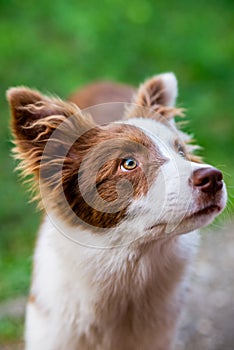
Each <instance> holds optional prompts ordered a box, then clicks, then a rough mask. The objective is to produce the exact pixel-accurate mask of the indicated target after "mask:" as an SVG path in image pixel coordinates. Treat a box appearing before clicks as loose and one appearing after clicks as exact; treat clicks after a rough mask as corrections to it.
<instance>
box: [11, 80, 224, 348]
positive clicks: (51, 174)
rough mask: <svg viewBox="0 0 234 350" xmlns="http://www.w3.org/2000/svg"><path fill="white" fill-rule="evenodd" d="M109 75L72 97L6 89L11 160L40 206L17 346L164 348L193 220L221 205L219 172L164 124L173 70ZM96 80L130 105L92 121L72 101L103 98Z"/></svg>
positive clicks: (112, 97)
mask: <svg viewBox="0 0 234 350" xmlns="http://www.w3.org/2000/svg"><path fill="white" fill-rule="evenodd" d="M108 84H109V85H108V89H107V85H106V83H104V84H103V83H101V84H100V85H99V84H98V83H96V84H95V86H92V85H91V86H90V87H86V88H85V89H84V90H83V91H81V92H79V93H78V94H75V95H73V103H72V102H64V101H61V100H60V99H58V98H54V97H48V96H44V95H42V94H40V93H39V92H37V91H35V90H30V89H28V88H25V87H19V88H12V89H10V90H9V91H8V93H7V97H8V101H9V103H10V106H11V111H12V129H13V134H14V136H15V145H16V147H15V154H16V157H17V158H19V159H20V160H21V163H20V165H19V168H20V169H21V170H22V171H23V174H24V175H33V177H32V183H33V185H32V186H33V187H34V190H35V191H36V194H35V196H34V198H35V199H37V200H39V202H40V207H41V208H45V215H44V219H43V223H42V225H41V228H40V231H39V238H38V241H37V245H36V250H35V255H34V269H33V279H32V285H31V291H30V297H29V302H28V306H27V319H26V333H25V339H26V349H27V350H41V349H43V350H47V349H48V350H58V349H59V350H65V349H69V350H78V349H80V350H119V349H122V350H147V349H148V350H152V349H155V350H169V349H171V348H172V347H173V342H174V337H175V334H176V329H177V326H178V320H179V316H180V312H181V308H182V305H183V303H184V300H185V291H186V283H187V279H188V275H189V273H188V272H189V269H190V262H191V261H192V259H193V256H194V254H195V252H196V246H197V242H198V236H197V232H196V230H197V229H198V228H200V227H202V226H205V225H207V224H209V223H210V222H212V220H213V219H214V217H215V216H217V215H218V214H219V213H220V212H221V211H222V210H223V208H224V207H225V203H226V190H225V185H224V184H223V180H222V174H221V173H220V172H219V171H218V170H217V169H215V168H212V167H210V166H209V165H206V164H201V163H200V162H201V160H200V159H199V158H197V157H196V156H194V155H193V154H192V150H193V146H191V145H190V143H189V141H190V139H189V137H188V136H187V135H185V134H183V133H182V132H181V131H179V130H178V129H177V128H176V125H175V123H174V116H175V115H182V111H181V110H180V109H178V108H176V107H175V106H174V104H175V100H176V96H177V81H176V78H175V76H174V75H173V74H172V73H165V74H162V75H159V76H155V77H153V78H151V79H149V80H147V81H146V82H145V83H143V84H142V85H141V86H140V87H139V89H138V90H137V91H136V90H134V89H132V88H130V87H126V88H124V87H123V86H121V85H115V84H111V85H110V83H108ZM106 90H108V91H109V92H110V91H111V94H109V95H108V99H109V101H110V102H111V101H115V102H116V101H118V99H121V100H122V101H124V102H125V103H126V102H130V98H131V101H132V104H128V105H127V106H126V109H125V113H124V114H123V115H122V119H121V116H120V115H119V118H118V119H119V120H118V121H113V120H112V121H111V120H110V119H111V118H110V116H109V114H106V115H105V114H103V115H102V120H103V121H105V123H106V124H105V125H97V124H96V123H95V122H94V120H93V119H92V117H91V116H90V115H88V114H87V111H86V112H82V111H81V110H80V109H79V108H78V107H77V105H78V106H79V105H80V106H82V107H83V108H84V107H88V105H89V104H90V101H93V100H94V99H95V101H96V103H98V102H99V101H100V102H107V101H106V100H105V99H104V97H103V96H106V94H107V92H106ZM93 93H95V97H94V96H93ZM99 96H100V99H99ZM124 96H125V97H126V98H124ZM77 98H78V100H77ZM120 102H121V101H120ZM112 106H113V115H112V117H113V116H115V117H114V119H116V115H117V114H118V113H117V110H115V107H116V105H115V104H113V105H112ZM108 111H109V112H110V109H108ZM109 112H108V113H109ZM107 122H108V123H107ZM129 161H130V163H129V164H130V165H132V164H134V166H133V167H132V168H128V162H129ZM134 162H135V163H134ZM126 164H127V165H126Z"/></svg>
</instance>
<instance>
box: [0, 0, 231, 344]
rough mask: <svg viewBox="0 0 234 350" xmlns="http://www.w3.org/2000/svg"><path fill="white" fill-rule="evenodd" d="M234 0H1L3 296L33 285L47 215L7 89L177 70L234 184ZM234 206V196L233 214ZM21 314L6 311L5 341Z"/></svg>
mask: <svg viewBox="0 0 234 350" xmlns="http://www.w3.org/2000/svg"><path fill="white" fill-rule="evenodd" d="M233 23H234V2H233V1H232V0H229V1H228V0H222V1H218V0H216V1H206V2H205V1H203V0H196V1H189V0H181V1H155V0H147V1H139V0H131V2H130V1H129V2H127V1H124V0H113V1H110V0H109V1H108V0H104V1H101V2H97V1H95V0H89V1H87V0H80V1H75V0H71V1H66V0H57V1H54V2H53V1H48V0H40V2H33V1H29V0H25V1H17V0H0V89H1V94H0V106H1V118H0V142H1V145H0V159H1V163H0V184H1V191H0V193H1V203H0V225H1V233H0V301H1V302H4V301H6V300H7V299H10V298H15V297H17V296H21V295H26V293H27V291H28V286H29V276H30V268H31V260H32V250H33V245H34V241H35V237H36V231H37V227H38V225H39V221H40V215H39V214H38V213H37V214H35V206H34V205H32V204H28V199H29V196H28V195H26V194H25V189H24V188H23V186H22V185H21V181H20V179H19V177H18V176H17V174H15V173H14V172H13V169H14V165H15V164H14V161H13V160H12V158H11V157H10V152H11V147H12V144H11V141H10V140H11V136H10V133H9V112H8V108H7V104H6V101H5V90H6V89H7V88H8V87H10V86H16V85H27V86H30V87H35V88H37V89H39V90H42V91H43V92H45V93H46V92H52V93H56V94H58V95H59V96H61V97H63V98H65V97H66V96H68V95H69V94H70V93H71V92H73V91H74V90H75V89H76V88H77V87H78V86H81V85H82V84H85V83H88V82H90V81H93V80H97V79H111V80H115V81H120V82H126V83H131V84H138V83H140V82H142V81H143V80H144V79H145V78H146V77H149V76H150V75H153V74H155V73H161V72H164V71H173V72H175V74H176V75H177V77H178V80H179V91H180V96H179V100H178V102H179V105H180V106H182V107H185V108H187V109H188V112H187V114H188V117H189V120H190V123H189V125H188V126H187V127H186V128H187V129H188V130H191V131H193V133H194V134H195V136H196V139H197V140H198V142H199V143H200V144H201V145H202V146H203V147H204V151H203V152H202V154H203V155H204V157H205V159H207V160H208V161H209V162H210V163H212V164H214V165H216V166H217V167H219V168H221V169H222V170H223V172H224V174H225V180H226V182H227V184H228V191H229V197H230V198H232V194H233V193H234V187H233V185H234V181H233V178H232V174H233V173H234V162H233V161H234V156H233V149H234V117H233V100H234V68H233V65H234V62H233V61H234V29H233V26H234V24H233ZM232 212H233V209H232V206H231V205H230V206H229V210H227V211H226V214H225V213H224V214H223V218H224V220H226V219H228V218H229V217H230V216H231V214H232ZM21 329H22V320H15V319H14V320H11V319H9V318H6V317H5V318H2V319H0V344H3V343H6V342H9V341H14V340H15V339H17V338H18V337H19V336H20V334H21Z"/></svg>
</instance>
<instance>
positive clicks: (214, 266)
mask: <svg viewBox="0 0 234 350" xmlns="http://www.w3.org/2000/svg"><path fill="white" fill-rule="evenodd" d="M201 237H202V241H201V246H200V249H199V254H198V256H197V259H196V263H195V269H194V273H193V277H192V281H191V282H192V283H191V285H190V293H189V298H188V301H187V304H186V307H185V311H184V315H183V318H182V324H181V328H180V333H179V341H178V345H177V346H176V350H234V222H231V223H228V224H226V225H225V226H223V227H222V229H218V228H215V229H209V230H203V231H202V234H201Z"/></svg>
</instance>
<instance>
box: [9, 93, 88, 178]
mask: <svg viewBox="0 0 234 350" xmlns="http://www.w3.org/2000/svg"><path fill="white" fill-rule="evenodd" d="M7 100H8V102H9V105H10V108H11V113H12V131H13V134H14V136H15V144H16V147H15V153H16V158H18V159H21V160H22V161H23V162H22V163H21V168H22V169H23V170H24V173H25V174H31V173H34V174H35V173H38V171H39V167H40V161H41V158H42V154H43V151H44V148H45V145H46V143H47V142H48V140H49V139H50V136H51V135H52V133H53V131H54V130H55V129H57V128H58V126H60V124H61V125H64V124H66V125H65V127H63V128H62V129H61V131H60V139H57V140H55V142H54V144H56V147H59V146H60V145H61V144H62V143H65V141H64V140H68V138H69V136H71V134H72V133H74V130H75V129H78V132H79V134H82V133H84V132H85V131H86V130H88V129H90V128H91V127H92V126H94V125H95V124H94V123H93V121H92V119H91V118H89V117H88V116H83V115H82V113H81V111H80V109H79V108H78V107H77V106H76V105H75V104H73V103H68V102H64V101H62V100H60V99H59V98H55V97H48V96H45V95H42V94H41V93H39V92H38V91H36V90H31V89H28V88H26V87H16V88H10V89H9V90H8V91H7ZM72 116H74V117H75V118H73V119H72V118H69V117H72ZM71 119H72V121H71ZM64 122H65V123H64Z"/></svg>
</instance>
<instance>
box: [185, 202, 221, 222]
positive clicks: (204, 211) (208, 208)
mask: <svg viewBox="0 0 234 350" xmlns="http://www.w3.org/2000/svg"><path fill="white" fill-rule="evenodd" d="M220 211H221V207H220V205H218V204H211V205H208V206H206V207H205V208H203V209H200V210H198V211H196V212H194V213H192V214H190V215H189V216H186V217H185V218H186V219H191V218H195V217H197V216H201V215H209V214H212V213H214V212H220Z"/></svg>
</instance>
